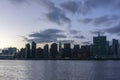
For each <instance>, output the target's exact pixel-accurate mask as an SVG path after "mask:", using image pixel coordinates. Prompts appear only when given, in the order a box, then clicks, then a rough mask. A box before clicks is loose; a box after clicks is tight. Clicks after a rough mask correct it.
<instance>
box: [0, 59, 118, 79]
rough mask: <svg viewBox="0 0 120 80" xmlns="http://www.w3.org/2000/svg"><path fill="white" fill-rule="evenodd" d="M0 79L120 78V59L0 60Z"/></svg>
mask: <svg viewBox="0 0 120 80" xmlns="http://www.w3.org/2000/svg"><path fill="white" fill-rule="evenodd" d="M0 80H120V61H79V60H78V61H62V60H61V61H59V60H58V61H52V60H51V61H49V60H48V61H47V60H45V61H44V60H41V61H39V60H38V61H24V60H23V61H22V60H21V61H20V60H0Z"/></svg>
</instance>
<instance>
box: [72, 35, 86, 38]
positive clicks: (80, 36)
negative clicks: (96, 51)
mask: <svg viewBox="0 0 120 80" xmlns="http://www.w3.org/2000/svg"><path fill="white" fill-rule="evenodd" d="M73 38H77V39H85V37H84V36H83V35H81V36H73Z"/></svg>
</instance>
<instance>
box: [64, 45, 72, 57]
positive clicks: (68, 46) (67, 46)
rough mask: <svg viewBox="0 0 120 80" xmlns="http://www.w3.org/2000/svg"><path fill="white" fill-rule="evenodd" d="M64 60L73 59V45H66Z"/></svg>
mask: <svg viewBox="0 0 120 80" xmlns="http://www.w3.org/2000/svg"><path fill="white" fill-rule="evenodd" d="M62 56H63V58H65V59H66V58H68V59H69V58H71V45H70V43H66V44H64V49H63V55H62Z"/></svg>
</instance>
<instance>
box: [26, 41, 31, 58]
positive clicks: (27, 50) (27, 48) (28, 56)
mask: <svg viewBox="0 0 120 80" xmlns="http://www.w3.org/2000/svg"><path fill="white" fill-rule="evenodd" d="M25 52H26V56H25V58H26V59H30V44H29V43H28V44H26V48H25Z"/></svg>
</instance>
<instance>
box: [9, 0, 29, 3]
mask: <svg viewBox="0 0 120 80" xmlns="http://www.w3.org/2000/svg"><path fill="white" fill-rule="evenodd" d="M9 1H10V2H11V3H13V4H24V3H27V4H28V3H29V0H9Z"/></svg>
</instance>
